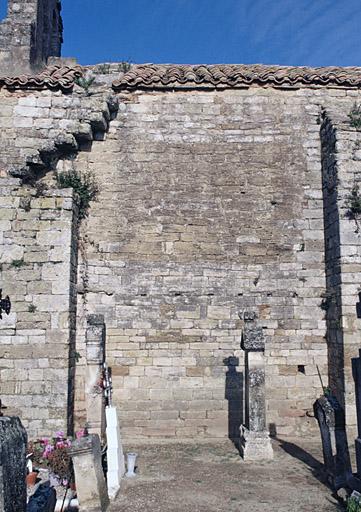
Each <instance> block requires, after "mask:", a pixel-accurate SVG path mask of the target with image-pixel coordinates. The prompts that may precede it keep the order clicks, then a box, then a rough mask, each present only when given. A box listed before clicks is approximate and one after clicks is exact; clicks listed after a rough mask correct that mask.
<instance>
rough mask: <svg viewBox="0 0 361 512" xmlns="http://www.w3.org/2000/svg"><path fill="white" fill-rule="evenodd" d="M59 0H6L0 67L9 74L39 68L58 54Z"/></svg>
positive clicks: (60, 37)
mask: <svg viewBox="0 0 361 512" xmlns="http://www.w3.org/2000/svg"><path fill="white" fill-rule="evenodd" d="M60 10H61V5H60V0H26V2H24V1H21V0H8V12H7V17H6V18H5V19H4V20H3V21H1V23H0V68H1V71H2V72H6V73H8V74H10V75H14V74H17V73H29V72H31V71H34V70H37V69H41V68H42V67H43V66H44V65H45V64H46V62H47V59H48V57H50V56H54V57H59V56H60V51H61V43H62V41H63V39H62V33H63V26H62V21H61V16H60Z"/></svg>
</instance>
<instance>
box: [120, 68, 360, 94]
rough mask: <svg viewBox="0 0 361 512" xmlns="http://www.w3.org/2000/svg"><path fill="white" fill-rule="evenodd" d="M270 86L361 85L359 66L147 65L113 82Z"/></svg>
mask: <svg viewBox="0 0 361 512" xmlns="http://www.w3.org/2000/svg"><path fill="white" fill-rule="evenodd" d="M253 84H255V85H261V86H271V87H302V86H303V87H305V86H312V85H315V86H332V87H334V86H336V87H355V88H357V87H361V68H358V67H347V68H342V67H321V68H308V67H287V66H267V65H262V64H255V65H244V64H232V65H231V64H220V65H210V66H204V65H203V66H202V65H198V66H191V65H179V66H176V65H171V64H145V65H139V64H136V65H133V66H132V67H131V69H130V70H129V71H128V72H127V73H125V74H123V75H122V76H120V77H119V79H118V80H115V81H114V82H113V88H114V89H115V90H120V89H135V88H151V89H158V88H162V89H164V88H171V89H173V88H198V87H208V88H232V87H247V86H249V85H253Z"/></svg>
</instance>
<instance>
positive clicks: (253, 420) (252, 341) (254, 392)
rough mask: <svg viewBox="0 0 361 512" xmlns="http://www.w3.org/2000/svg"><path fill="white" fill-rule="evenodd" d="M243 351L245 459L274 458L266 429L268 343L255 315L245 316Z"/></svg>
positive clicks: (243, 443)
mask: <svg viewBox="0 0 361 512" xmlns="http://www.w3.org/2000/svg"><path fill="white" fill-rule="evenodd" d="M244 320H245V328H244V331H243V338H242V348H243V350H244V351H245V352H246V358H245V423H244V424H243V425H242V426H241V429H240V431H241V446H240V448H241V454H242V456H243V458H244V460H246V461H247V460H250V461H255V460H267V459H272V458H273V449H272V444H271V440H270V437H269V432H268V431H267V429H266V399H265V360H264V349H265V340H264V336H263V329H262V327H259V326H257V325H256V321H255V316H254V315H252V314H248V315H246V314H245V315H244Z"/></svg>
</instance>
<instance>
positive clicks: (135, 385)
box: [76, 88, 350, 438]
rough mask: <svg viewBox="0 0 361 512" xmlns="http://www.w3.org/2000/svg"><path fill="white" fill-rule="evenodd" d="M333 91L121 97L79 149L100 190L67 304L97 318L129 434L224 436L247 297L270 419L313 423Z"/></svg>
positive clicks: (82, 166) (295, 427)
mask: <svg viewBox="0 0 361 512" xmlns="http://www.w3.org/2000/svg"><path fill="white" fill-rule="evenodd" d="M334 94H335V96H337V95H338V96H339V98H337V101H339V100H341V102H342V97H343V98H344V99H345V100H346V92H345V91H340V92H338V91H337V93H336V92H335V93H334ZM332 95H333V94H332V93H331V94H330V96H329V97H327V95H326V94H325V97H323V98H322V100H320V99H319V97H318V96H317V94H315V96H314V97H312V93H311V91H304V90H303V91H297V92H286V91H275V90H273V89H268V90H264V89H260V88H254V89H251V90H248V91H223V92H216V93H215V92H200V91H198V92H197V93H195V92H162V93H140V94H136V95H129V96H128V101H127V102H126V103H125V104H123V105H121V108H120V113H119V115H118V118H117V120H116V121H114V122H113V123H112V125H111V131H110V134H109V135H108V138H107V140H106V141H105V142H102V143H95V144H94V145H93V150H92V153H91V154H85V153H82V154H81V155H80V156H79V158H78V159H77V161H76V168H77V169H78V170H80V171H86V170H90V171H91V172H94V173H95V174H96V176H97V179H98V181H99V185H100V190H101V195H100V198H99V201H98V202H97V203H94V205H93V206H92V208H91V212H90V217H89V220H88V222H87V224H86V225H85V226H84V227H83V235H82V236H83V239H84V240H85V242H86V250H85V253H84V254H83V258H84V260H85V261H83V264H82V266H81V270H80V277H81V276H82V277H83V278H84V275H85V281H86V293H85V297H84V295H82V298H81V301H79V304H78V310H79V311H80V310H81V309H83V311H84V313H83V314H82V315H81V316H82V317H83V318H85V311H86V312H90V313H101V314H104V316H105V319H106V324H107V333H108V339H107V355H108V362H109V363H110V365H111V366H112V367H113V382H114V386H115V391H114V399H115V402H116V404H117V405H118V406H119V409H120V412H121V417H122V425H123V427H124V434H125V435H126V436H129V437H133V436H137V437H152V436H158V437H161V438H163V437H179V438H184V437H196V436H197V437H218V436H226V435H227V433H228V430H229V429H231V428H232V425H229V421H231V422H232V421H233V420H234V421H239V420H240V417H239V416H238V417H237V418H233V419H232V418H229V411H228V409H229V407H230V402H229V398H230V396H231V397H232V399H235V400H238V402H239V404H240V405H241V402H242V396H241V392H239V391H237V383H238V382H240V381H241V380H242V373H243V353H242V352H241V351H240V341H241V335H242V329H243V321H242V314H243V312H244V311H249V310H251V311H255V312H256V313H257V315H258V317H259V324H260V325H262V326H263V327H264V328H265V329H266V334H267V339H268V340H269V342H268V344H267V348H266V356H267V369H266V374H267V398H268V401H267V405H268V422H269V423H270V424H274V425H275V430H276V431H277V432H278V433H279V434H280V435H284V434H294V433H301V432H303V431H305V430H309V429H312V428H313V426H314V422H313V421H312V420H310V419H309V418H308V416H307V413H309V412H310V404H312V401H313V399H314V398H316V397H317V396H319V394H320V393H321V384H320V381H319V377H318V375H317V366H318V367H319V369H320V371H321V373H322V375H323V380H324V382H325V383H327V345H326V339H325V335H326V325H325V319H324V316H325V311H324V309H323V308H322V307H321V304H322V303H323V299H324V293H325V285H326V281H325V263H324V235H323V210H322V173H321V151H320V149H321V148H320V135H319V130H320V126H319V124H318V123H319V116H320V114H321V109H320V103H321V102H325V103H326V104H327V103H333V101H334V99H333V98H332ZM346 105H347V107H346V108H348V109H349V107H348V105H350V100H346ZM348 111H349V110H346V112H348ZM82 337H83V328H81V330H80V331H79V338H78V340H79V342H78V346H79V347H81V339H82ZM232 355H235V356H237V357H238V358H239V359H240V365H239V368H238V369H237V371H238V375H233V376H232V378H231V379H229V375H230V373H229V371H228V372H227V370H228V368H227V364H226V362H227V359H228V357H229V356H232ZM78 375H79V389H80V393H79V406H78V411H79V412H80V411H81V400H82V397H81V390H82V389H83V384H82V382H81V372H80V371H79V372H78ZM234 388H235V389H236V394H235V393H234ZM232 389H233V391H232ZM272 429H273V427H272Z"/></svg>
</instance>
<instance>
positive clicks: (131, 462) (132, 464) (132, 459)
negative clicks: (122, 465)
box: [125, 453, 138, 478]
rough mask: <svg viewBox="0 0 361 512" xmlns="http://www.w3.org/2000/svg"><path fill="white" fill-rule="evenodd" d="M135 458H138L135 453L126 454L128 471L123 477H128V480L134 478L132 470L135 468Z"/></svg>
mask: <svg viewBox="0 0 361 512" xmlns="http://www.w3.org/2000/svg"><path fill="white" fill-rule="evenodd" d="M137 456H138V454H137V453H127V468H128V471H127V473H126V475H125V476H127V477H130V478H131V477H134V476H136V474H135V472H134V468H135V460H136V458H137Z"/></svg>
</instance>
